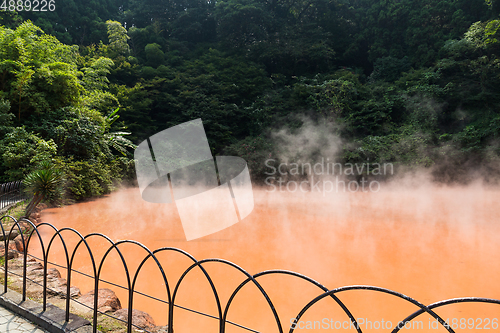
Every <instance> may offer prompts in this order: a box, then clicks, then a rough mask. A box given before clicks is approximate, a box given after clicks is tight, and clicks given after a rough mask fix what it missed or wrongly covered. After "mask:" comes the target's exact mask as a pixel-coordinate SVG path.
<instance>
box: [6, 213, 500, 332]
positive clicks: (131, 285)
mask: <svg viewBox="0 0 500 333" xmlns="http://www.w3.org/2000/svg"><path fill="white" fill-rule="evenodd" d="M6 219H7V220H10V221H11V222H12V226H11V228H10V230H5V228H4V223H3V222H4V220H6ZM21 224H25V225H29V226H30V227H31V228H30V230H31V231H30V232H29V234H23V232H22V227H21ZM0 226H1V230H2V234H3V236H4V245H5V255H7V251H8V249H9V238H10V234H11V233H12V231H13V230H15V229H17V230H18V231H19V233H20V235H21V237H22V242H23V244H24V251H23V252H22V254H23V259H24V261H23V274H22V278H23V287H22V288H23V290H22V299H23V301H24V300H26V292H27V290H26V289H27V288H26V283H27V280H28V278H27V276H26V271H27V270H26V267H27V266H26V264H27V257H28V256H30V257H34V256H32V255H30V254H28V252H27V249H28V247H29V243H30V241H31V240H32V238H33V235H34V234H36V236H37V238H38V241H39V242H40V246H41V252H42V258H37V259H39V260H42V261H43V270H44V274H43V284H42V286H43V311H45V310H46V309H47V290H48V287H47V267H48V264H53V265H55V266H58V267H62V268H65V269H66V272H67V275H66V280H67V285H66V288H67V289H66V294H65V299H66V303H65V312H66V318H65V320H66V322H68V321H69V318H70V300H72V301H76V302H77V300H75V299H72V298H71V292H70V288H71V278H72V274H73V273H76V274H82V275H85V276H87V277H90V278H92V279H93V280H94V304H93V307H92V310H93V333H96V331H97V316H98V314H104V315H106V316H109V317H112V316H110V315H109V314H106V313H102V312H100V311H98V298H99V293H98V289H99V284H100V282H103V283H108V284H111V285H114V286H115V287H118V288H123V289H126V290H127V291H128V319H127V321H123V320H122V321H123V322H126V325H127V333H131V332H132V327H137V326H135V325H133V323H132V309H133V305H134V296H135V295H136V294H137V295H141V296H145V297H148V298H150V299H153V300H155V301H158V302H162V303H165V304H168V313H167V315H168V332H169V333H172V332H173V327H174V308H181V309H184V310H187V311H191V312H193V313H196V314H198V315H201V316H206V317H210V318H213V319H214V320H217V321H218V322H219V332H220V333H224V332H225V331H226V325H228V324H229V325H234V326H237V327H239V328H242V329H245V330H248V331H251V332H259V331H257V330H255V329H252V328H249V327H245V326H243V325H240V324H237V323H235V322H232V321H229V320H228V319H227V315H228V311H229V308H230V307H231V304H232V302H233V300H234V298H235V297H236V295H237V294H238V292H239V291H240V290H241V289H242V288H243V287H244V286H245V285H247V284H249V283H250V284H253V285H254V286H255V287H257V289H258V290H259V292H260V293H261V294H262V296H263V297H264V299H265V301H266V303H267V305H268V307H269V311H270V312H271V313H272V314H273V316H274V320H275V322H276V331H277V332H280V333H283V332H284V330H285V329H287V327H288V325H289V323H288V322H287V323H286V324H285V325H284V324H283V322H282V321H281V320H280V318H279V316H278V312H277V310H276V307H275V306H274V304H273V302H272V300H271V298H270V297H269V295H268V294H267V292H266V291H265V289H264V288H263V287H262V285H261V284H260V283H259V282H258V280H259V278H260V277H262V276H266V275H275V276H276V275H288V276H292V277H295V278H297V279H300V280H302V281H305V282H307V283H310V284H311V285H313V286H315V287H317V288H318V296H317V297H315V298H314V299H312V300H311V301H310V302H308V303H307V304H306V305H304V306H303V308H302V310H301V311H300V312H299V313H298V314H297V316H296V317H295V323H298V322H299V321H300V319H301V318H302V317H303V316H304V314H305V313H306V312H307V311H308V310H309V309H310V308H311V307H312V306H313V305H314V304H316V303H317V302H319V301H321V300H322V299H324V298H327V297H328V298H331V299H333V300H334V301H335V302H336V304H337V305H338V306H339V307H340V308H341V309H342V311H343V312H344V313H345V315H346V318H347V319H348V320H349V322H350V324H351V325H352V326H351V325H350V327H352V328H353V329H354V330H356V331H357V332H358V333H362V329H361V327H360V325H359V323H358V322H357V321H356V319H355V318H356V317H355V316H354V315H353V314H352V313H351V311H350V310H349V309H348V308H347V306H346V305H345V304H344V303H343V302H342V301H341V300H340V298H339V296H338V295H339V294H340V293H342V292H345V291H349V290H370V291H375V292H379V293H384V294H388V295H392V296H394V297H397V298H400V299H402V300H404V301H406V302H409V303H411V304H413V305H414V306H415V307H416V308H417V310H416V311H414V312H413V313H411V314H409V315H408V316H407V317H406V318H403V319H401V321H400V322H398V325H397V326H395V327H394V328H391V330H392V331H391V332H392V333H397V332H399V331H400V330H401V329H402V328H404V325H405V324H406V323H409V322H411V321H412V320H414V319H415V318H417V317H419V316H420V315H422V314H424V313H427V314H429V315H430V316H431V317H433V318H434V319H435V320H436V321H437V322H439V324H440V325H442V327H444V328H445V329H446V330H447V331H448V332H450V333H454V332H455V331H454V329H453V327H452V325H450V324H449V323H447V322H445V320H443V318H441V317H440V316H439V315H438V314H437V313H436V312H434V310H435V309H437V308H440V307H444V306H447V305H450V304H455V303H471V302H473V303H490V304H496V305H500V300H497V299H491V298H479V297H465V298H453V299H448V300H444V301H440V302H436V303H432V304H430V305H425V304H422V303H420V302H418V301H417V300H415V299H413V298H411V297H408V296H406V295H403V294H401V293H398V292H395V291H392V290H389V289H385V288H379V287H374V286H364V285H355V286H346V287H340V288H336V289H328V288H327V287H325V286H323V285H322V284H320V283H319V282H317V281H315V280H313V279H311V278H309V277H307V276H304V275H302V274H299V273H296V272H292V271H286V270H268V271H264V272H260V273H257V274H254V275H252V274H250V273H248V272H247V271H245V270H244V269H243V268H241V267H239V266H238V265H236V264H234V263H232V262H230V261H227V260H223V259H204V260H196V259H195V258H194V257H193V256H192V255H190V254H189V253H187V252H185V251H184V250H181V249H178V248H173V247H163V248H159V249H156V250H154V251H151V250H149V249H148V248H147V247H146V246H144V245H143V244H141V243H139V242H136V241H133V240H123V241H118V242H113V241H112V240H111V239H110V238H109V237H107V236H105V235H103V234H100V233H91V234H88V235H86V236H83V235H81V234H80V233H79V232H78V231H77V230H75V229H72V228H62V229H57V228H56V227H54V226H53V225H51V224H49V223H40V224H39V225H34V224H33V223H32V222H31V221H29V220H27V219H24V218H21V219H20V220H19V221H18V220H16V219H15V218H14V217H12V216H9V215H6V216H3V217H1V218H0ZM41 227H47V228H50V229H52V230H53V231H54V235H53V236H52V237H51V238H50V241H49V242H48V245H47V246H45V244H44V242H43V239H42V237H41V234H40V232H39V230H38V229H39V228H41ZM62 233H73V234H75V235H76V236H78V238H79V241H78V242H77V244H76V246H75V248H74V250H73V251H72V252H71V253H70V251H68V248H67V246H66V242H65V240H64V238H63V236H62ZM94 237H98V238H102V239H104V240H105V241H107V242H109V244H110V245H109V247H108V248H107V250H106V251H105V253H104V256H103V257H102V259H101V261H100V262H99V263H97V262H96V260H95V256H94V254H93V252H92V249H91V247H90V245H89V243H88V240H89V238H94ZM56 238H57V239H59V240H60V241H61V242H62V247H63V250H64V255H65V259H66V266H62V265H58V264H54V263H51V262H49V261H48V255H49V252H50V250H51V247H52V244H53V242H54V240H55V239H56ZM123 244H133V245H135V246H138V247H139V248H142V249H143V250H145V251H146V253H147V255H146V256H145V257H144V258H143V260H142V261H141V263H140V265H139V266H138V268H137V270H136V271H135V273H133V274H131V273H132V272H131V271H130V270H129V268H128V265H127V261H126V260H125V256H124V254H123V253H122V251H121V250H120V247H121V246H122V245H123ZM80 247H84V248H85V249H86V250H87V252H88V254H89V256H90V260H91V263H92V271H93V274H92V275H89V274H85V273H82V272H79V271H78V270H75V269H73V265H74V259H75V254H76V253H77V250H78V249H79V248H80ZM111 251H116V253H117V254H118V255H119V257H120V260H121V263H122V264H123V268H124V270H125V274H126V278H127V285H126V286H120V285H118V284H115V283H112V282H109V281H105V280H103V279H102V278H101V271H102V267H103V264H104V262H105V260H106V258H107V257H108V255H109V253H110V252H111ZM161 252H175V253H179V254H181V255H183V256H185V257H187V258H189V259H190V260H191V261H192V264H191V266H189V267H188V268H187V269H186V270H185V271H184V273H183V274H182V275H181V276H180V278H179V280H178V281H177V282H176V284H175V286H174V285H173V284H172V285H170V284H169V280H168V279H167V276H166V274H165V271H164V269H163V266H162V264H161V262H160V260H159V259H158V257H157V255H158V254H159V253H161ZM34 258H36V257H34ZM148 260H153V261H154V263H155V264H156V267H157V268H158V271H159V272H160V273H161V276H162V278H163V282H164V285H165V294H166V299H165V300H163V299H159V298H156V297H153V296H149V295H146V294H144V293H141V292H138V291H135V286H136V282H137V278H138V275H139V272H140V271H141V269H142V268H143V267H144V264H145V263H146V262H147V261H148ZM214 262H215V263H219V264H220V265H226V266H229V267H232V268H233V269H235V270H237V271H239V272H241V273H242V274H243V275H244V276H246V278H245V279H244V280H243V281H242V282H241V283H240V285H239V286H238V287H237V288H236V289H234V291H233V292H232V294H231V296H230V297H229V299H228V301H227V303H226V304H225V305H224V306H223V305H222V304H221V300H220V298H219V294H218V292H217V288H216V286H215V284H214V282H213V281H212V278H211V277H210V275H209V274H208V273H207V271H206V270H205V267H204V265H205V264H206V263H214ZM194 269H198V270H200V271H201V272H202V273H203V275H204V277H205V279H206V281H207V282H208V283H209V284H210V286H211V291H212V293H213V297H214V301H215V303H216V305H217V316H213V315H210V314H206V313H203V312H200V311H196V310H193V309H190V308H187V307H184V306H180V305H178V304H176V296H177V293H178V291H179V287H180V286H181V284H182V282H183V281H184V280H185V277H186V276H187V275H188V274H189V273H190V272H192V271H193V270H194ZM8 274H9V271H8V260H5V264H4V292H7V276H8ZM31 281H32V282H34V281H33V280H31ZM172 287H173V288H172ZM80 304H82V303H80ZM82 305H83V304H82ZM112 318H115V317H112ZM115 319H117V320H120V319H118V318H115ZM138 328H139V327H138ZM139 329H141V330H143V331H146V332H149V331H148V330H146V329H144V328H139ZM295 329H296V326H295V325H291V327H290V328H289V332H290V333H293V332H294V331H295Z"/></svg>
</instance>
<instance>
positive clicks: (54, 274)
mask: <svg viewBox="0 0 500 333" xmlns="http://www.w3.org/2000/svg"><path fill="white" fill-rule="evenodd" d="M60 278H61V273H59V271H58V270H57V268H54V267H52V268H49V269H48V270H47V279H49V280H53V279H60ZM63 280H64V281H66V280H65V279H63ZM65 284H66V283H65Z"/></svg>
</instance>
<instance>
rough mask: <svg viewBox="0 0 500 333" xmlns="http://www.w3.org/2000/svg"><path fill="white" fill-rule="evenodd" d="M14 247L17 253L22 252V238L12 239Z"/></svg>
mask: <svg viewBox="0 0 500 333" xmlns="http://www.w3.org/2000/svg"><path fill="white" fill-rule="evenodd" d="M25 240H26V238H25ZM14 245H15V246H16V249H17V250H18V251H19V252H24V242H23V236H21V235H19V236H17V237H16V238H14Z"/></svg>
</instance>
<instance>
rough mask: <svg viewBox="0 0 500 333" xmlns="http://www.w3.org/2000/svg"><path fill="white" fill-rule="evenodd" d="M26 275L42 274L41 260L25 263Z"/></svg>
mask: <svg viewBox="0 0 500 333" xmlns="http://www.w3.org/2000/svg"><path fill="white" fill-rule="evenodd" d="M26 274H27V275H37V276H43V265H42V263H41V262H38V261H35V262H34V263H32V264H31V265H27V267H26Z"/></svg>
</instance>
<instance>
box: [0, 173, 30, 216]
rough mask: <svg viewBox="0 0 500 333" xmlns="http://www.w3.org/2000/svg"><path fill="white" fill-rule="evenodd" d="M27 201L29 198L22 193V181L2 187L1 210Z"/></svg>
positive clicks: (0, 188) (0, 193)
mask: <svg viewBox="0 0 500 333" xmlns="http://www.w3.org/2000/svg"><path fill="white" fill-rule="evenodd" d="M25 199H27V196H26V195H25V194H24V193H23V191H22V181H20V180H18V181H15V182H10V183H4V184H1V185H0V210H2V209H3V208H5V207H7V206H9V205H12V204H15V203H17V202H19V201H22V200H25Z"/></svg>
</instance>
